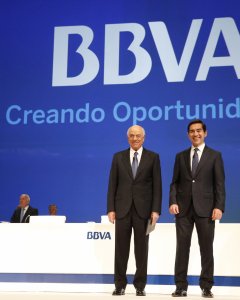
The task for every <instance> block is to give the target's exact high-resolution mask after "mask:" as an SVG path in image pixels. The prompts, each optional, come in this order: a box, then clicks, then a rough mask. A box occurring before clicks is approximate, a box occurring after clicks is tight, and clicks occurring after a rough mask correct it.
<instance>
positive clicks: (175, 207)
mask: <svg viewBox="0 0 240 300" xmlns="http://www.w3.org/2000/svg"><path fill="white" fill-rule="evenodd" d="M169 212H170V214H171V215H177V214H179V207H178V205H177V204H172V205H171V206H170V207H169Z"/></svg>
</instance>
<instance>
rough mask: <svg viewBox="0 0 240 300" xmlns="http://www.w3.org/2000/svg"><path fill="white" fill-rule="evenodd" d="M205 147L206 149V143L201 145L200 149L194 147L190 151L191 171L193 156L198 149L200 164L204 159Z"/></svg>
mask: <svg viewBox="0 0 240 300" xmlns="http://www.w3.org/2000/svg"><path fill="white" fill-rule="evenodd" d="M204 147H205V143H203V144H201V145H200V146H198V147H194V146H193V145H192V147H191V151H190V166H191V169H192V160H193V155H194V149H195V148H198V152H197V154H198V162H200V159H201V157H202V153H203V150H204Z"/></svg>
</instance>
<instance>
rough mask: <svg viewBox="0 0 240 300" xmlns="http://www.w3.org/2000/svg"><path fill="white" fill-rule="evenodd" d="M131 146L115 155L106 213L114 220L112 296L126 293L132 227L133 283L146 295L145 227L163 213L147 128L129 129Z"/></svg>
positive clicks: (157, 168)
mask: <svg viewBox="0 0 240 300" xmlns="http://www.w3.org/2000/svg"><path fill="white" fill-rule="evenodd" d="M127 136H128V142H129V144H130V149H127V150H124V151H121V152H118V153H116V154H115V155H114V157H113V161H112V167H111V172H110V177H109V186H108V202H107V212H108V218H109V221H110V222H112V223H114V222H115V268H114V283H115V290H114V291H113V295H124V294H125V288H126V285H127V277H126V271H127V263H128V258H129V250H130V241H131V234H132V228H133V231H134V249H135V259H136V273H135V275H134V280H133V284H134V287H135V288H136V295H137V296H145V295H146V293H145V290H144V289H145V285H146V281H147V260H148V239H149V236H148V235H147V236H146V226H147V221H148V219H150V218H151V220H152V223H153V224H155V223H156V222H157V220H158V217H159V215H160V213H161V201H162V183H161V170H160V160H159V155H158V154H156V153H154V152H152V151H149V150H146V149H145V148H143V147H142V145H143V142H144V138H145V131H144V129H143V128H142V127H141V126H138V125H135V126H132V127H130V128H129V129H128V132H127Z"/></svg>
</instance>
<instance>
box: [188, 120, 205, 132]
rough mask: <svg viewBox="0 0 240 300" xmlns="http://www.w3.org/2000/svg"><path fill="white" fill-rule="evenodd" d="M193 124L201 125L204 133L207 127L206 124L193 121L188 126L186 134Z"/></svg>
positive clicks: (200, 121)
mask: <svg viewBox="0 0 240 300" xmlns="http://www.w3.org/2000/svg"><path fill="white" fill-rule="evenodd" d="M193 124H202V129H203V131H204V132H206V130H207V126H206V124H205V123H203V121H202V120H200V119H197V120H193V121H191V122H190V123H189V124H188V127H187V131H188V132H189V129H190V126H191V125H193Z"/></svg>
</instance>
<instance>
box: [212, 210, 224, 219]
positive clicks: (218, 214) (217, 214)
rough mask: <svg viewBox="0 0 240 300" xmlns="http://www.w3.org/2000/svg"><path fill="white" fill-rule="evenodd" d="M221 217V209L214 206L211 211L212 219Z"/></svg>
mask: <svg viewBox="0 0 240 300" xmlns="http://www.w3.org/2000/svg"><path fill="white" fill-rule="evenodd" d="M221 219H222V211H221V209H218V208H214V210H213V212H212V220H213V221H215V220H221Z"/></svg>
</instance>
